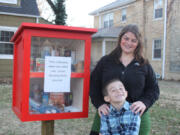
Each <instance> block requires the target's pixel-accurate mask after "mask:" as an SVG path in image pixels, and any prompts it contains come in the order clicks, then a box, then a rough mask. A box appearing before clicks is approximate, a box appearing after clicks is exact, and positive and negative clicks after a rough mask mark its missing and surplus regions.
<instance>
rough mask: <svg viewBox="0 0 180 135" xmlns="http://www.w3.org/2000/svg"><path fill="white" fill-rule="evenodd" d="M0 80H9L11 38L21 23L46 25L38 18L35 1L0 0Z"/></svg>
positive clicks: (10, 72)
mask: <svg viewBox="0 0 180 135" xmlns="http://www.w3.org/2000/svg"><path fill="white" fill-rule="evenodd" d="M0 18H1V19H0V79H2V78H8V77H9V78H11V77H12V68H13V43H11V42H10V39H11V37H12V36H13V34H14V33H15V31H16V30H17V29H18V27H19V26H20V24H21V23H22V22H34V23H46V22H45V21H43V19H42V18H41V17H40V16H39V11H38V7H37V4H36V0H0Z"/></svg>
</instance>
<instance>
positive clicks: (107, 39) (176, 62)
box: [90, 0, 180, 80]
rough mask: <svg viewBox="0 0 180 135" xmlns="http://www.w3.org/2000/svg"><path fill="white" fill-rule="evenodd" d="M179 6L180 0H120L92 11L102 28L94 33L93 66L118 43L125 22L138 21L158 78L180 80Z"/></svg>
mask: <svg viewBox="0 0 180 135" xmlns="http://www.w3.org/2000/svg"><path fill="white" fill-rule="evenodd" d="M179 7H180V1H179V0H116V1H114V2H112V3H110V4H108V5H105V6H104V7H101V8H99V9H97V10H95V11H93V12H91V13H90V15H93V16H94V27H95V28H97V29H99V31H98V32H97V33H96V34H94V35H93V36H92V38H93V40H92V51H91V52H92V55H91V61H92V66H94V65H95V64H96V63H97V61H98V60H99V59H100V57H102V56H103V55H105V54H108V53H109V52H110V51H111V50H112V49H113V48H114V47H115V46H117V37H118V34H119V33H120V30H121V28H122V27H123V26H124V25H127V24H136V25H138V27H139V29H140V31H141V33H142V36H143V44H144V53H145V57H146V58H148V60H149V61H150V63H151V65H152V66H153V68H154V70H155V72H156V75H157V77H160V78H162V79H168V80H180V44H179V43H180V41H179V40H180V38H179V36H180V25H179V24H180V14H178V13H179V11H180V8H179Z"/></svg>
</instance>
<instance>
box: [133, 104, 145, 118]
mask: <svg viewBox="0 0 180 135" xmlns="http://www.w3.org/2000/svg"><path fill="white" fill-rule="evenodd" d="M130 109H131V110H132V111H133V112H134V113H135V114H137V113H140V116H141V115H142V114H143V113H144V111H145V109H146V106H145V104H144V103H143V102H141V101H136V102H134V103H133V104H132V105H131V107H130Z"/></svg>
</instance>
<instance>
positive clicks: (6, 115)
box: [0, 81, 180, 135]
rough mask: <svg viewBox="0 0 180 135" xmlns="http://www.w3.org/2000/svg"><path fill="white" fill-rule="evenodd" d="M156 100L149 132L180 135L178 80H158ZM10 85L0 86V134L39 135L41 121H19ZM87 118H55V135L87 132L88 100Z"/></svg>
mask: <svg viewBox="0 0 180 135" xmlns="http://www.w3.org/2000/svg"><path fill="white" fill-rule="evenodd" d="M159 86H160V90H161V95H160V99H159V100H158V102H156V103H155V104H154V105H153V107H152V108H151V109H150V113H151V116H152V117H151V120H152V122H151V123H152V129H151V135H180V89H179V88H180V83H179V82H171V81H159ZM11 93H12V87H11V85H0V108H1V109H0V121H1V122H0V135H40V134H41V122H39V121H38V122H24V123H22V122H20V120H19V119H18V118H17V117H16V116H15V115H14V113H13V112H12V109H11V96H12V94H11ZM89 106H90V107H89V117H88V118H83V119H71V120H56V121H55V135H88V134H89V131H90V128H91V125H92V121H93V117H94V114H95V109H94V107H93V106H92V104H91V103H89Z"/></svg>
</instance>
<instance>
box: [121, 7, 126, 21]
mask: <svg viewBox="0 0 180 135" xmlns="http://www.w3.org/2000/svg"><path fill="white" fill-rule="evenodd" d="M121 20H122V21H123V22H124V21H126V9H125V8H124V9H122V16H121Z"/></svg>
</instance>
